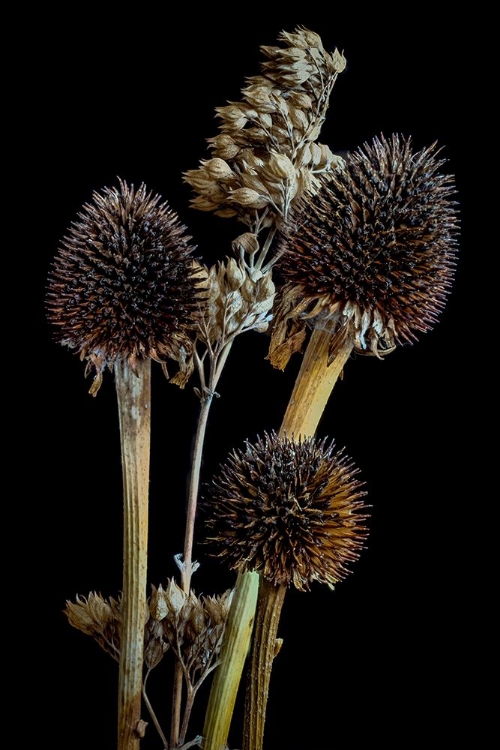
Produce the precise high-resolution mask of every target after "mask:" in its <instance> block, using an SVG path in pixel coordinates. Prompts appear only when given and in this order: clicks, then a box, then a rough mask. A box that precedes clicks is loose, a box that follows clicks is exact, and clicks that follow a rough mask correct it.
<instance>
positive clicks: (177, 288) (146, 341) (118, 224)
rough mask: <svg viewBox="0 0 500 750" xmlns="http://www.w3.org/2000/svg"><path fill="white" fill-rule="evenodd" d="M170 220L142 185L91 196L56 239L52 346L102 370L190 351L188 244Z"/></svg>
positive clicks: (192, 315) (192, 308)
mask: <svg viewBox="0 0 500 750" xmlns="http://www.w3.org/2000/svg"><path fill="white" fill-rule="evenodd" d="M185 229H186V228H185V227H184V226H182V225H181V224H180V223H179V220H178V217H177V215H176V214H175V213H174V212H173V211H172V210H171V209H170V208H169V206H168V204H167V203H161V202H160V196H158V195H156V196H153V195H152V194H151V192H148V191H147V189H146V186H145V185H144V184H142V185H141V186H140V187H139V189H138V190H135V189H134V187H133V186H128V185H127V183H126V182H123V181H122V180H119V187H117V188H116V187H113V188H104V189H103V191H102V192H101V193H97V192H95V193H94V194H93V196H92V201H91V202H90V203H87V204H85V205H84V206H83V209H82V210H81V212H80V213H79V214H78V220H77V221H75V222H73V223H72V225H71V227H70V229H69V231H68V233H67V235H66V237H65V238H64V239H63V241H62V244H61V247H60V249H59V252H58V255H57V256H56V259H55V261H54V263H53V266H52V269H51V272H50V276H49V285H48V294H47V309H48V318H49V321H50V322H51V323H52V324H53V326H54V327H55V329H56V339H57V341H58V342H59V343H61V344H63V345H66V346H68V347H69V348H71V349H75V350H76V351H77V352H80V354H81V357H82V359H84V358H86V359H87V360H88V368H91V367H94V368H95V371H96V378H95V381H94V384H93V386H92V389H91V393H93V394H94V395H95V393H96V392H97V390H98V389H99V386H100V384H101V380H102V371H103V370H104V368H105V367H106V366H108V367H110V368H111V367H112V366H113V364H114V363H115V361H116V360H117V358H121V359H126V360H128V362H129V364H130V365H131V366H132V367H133V365H134V362H135V361H136V360H138V359H146V358H151V359H154V360H157V361H161V362H162V363H163V364H164V363H165V359H166V358H168V357H171V358H173V359H176V360H178V359H179V358H180V357H181V356H182V355H183V353H184V352H185V350H190V349H191V342H190V339H189V332H190V331H191V329H192V328H193V326H194V323H195V320H196V312H197V309H198V300H197V297H199V292H198V290H197V287H196V282H195V280H194V278H193V265H192V261H191V253H192V252H193V250H194V247H192V246H191V245H190V244H189V240H190V239H191V238H190V237H188V236H187V235H186V233H185Z"/></svg>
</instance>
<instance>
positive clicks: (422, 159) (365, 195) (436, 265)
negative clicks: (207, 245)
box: [270, 134, 458, 369]
mask: <svg viewBox="0 0 500 750" xmlns="http://www.w3.org/2000/svg"><path fill="white" fill-rule="evenodd" d="M438 153H439V152H438V151H437V149H436V144H433V145H431V146H430V147H428V148H424V149H422V150H421V151H417V152H415V151H413V149H412V147H411V140H410V139H405V138H403V137H402V136H399V135H396V134H395V135H392V137H391V138H389V139H386V138H384V137H383V136H381V137H380V138H375V139H374V140H373V142H372V143H371V144H364V146H363V147H361V148H359V149H358V150H357V151H355V152H353V153H352V154H349V155H348V156H347V157H346V162H345V166H344V167H343V168H342V169H339V170H337V171H336V172H335V173H334V174H331V175H329V178H328V179H322V180H321V188H320V190H319V191H317V192H316V193H315V194H314V195H312V194H310V195H308V196H305V197H304V199H303V200H302V201H301V202H300V205H298V206H297V208H296V210H294V211H293V212H292V214H293V215H291V216H290V220H289V221H288V222H287V223H286V225H285V226H284V227H283V228H282V237H281V249H282V251H283V254H282V255H281V258H280V260H279V267H280V272H281V275H282V278H283V279H284V281H285V287H284V289H283V292H282V294H281V297H280V301H279V304H278V306H277V309H276V311H275V312H276V317H275V325H274V330H273V337H272V342H271V351H270V359H271V361H272V362H273V364H274V365H275V366H277V367H280V368H281V369H282V368H283V367H284V366H285V365H286V362H287V360H288V357H289V356H290V354H291V353H292V352H293V351H296V350H297V349H298V348H299V347H300V345H301V344H302V340H303V337H304V332H303V328H304V325H305V321H306V320H309V321H311V322H312V324H313V325H314V326H319V327H324V328H325V329H326V330H329V331H331V333H332V338H331V348H330V355H331V357H333V356H334V354H335V350H336V348H337V347H338V346H340V345H342V344H343V343H344V342H345V341H346V339H348V338H350V339H351V340H352V342H353V345H354V349H355V350H356V351H357V352H358V353H361V354H373V355H375V356H378V357H380V356H381V355H384V354H386V353H388V352H390V351H392V350H393V349H394V347H395V346H396V344H402V343H412V342H413V341H415V340H416V339H417V334H418V333H421V332H424V331H428V330H430V329H431V328H432V327H433V326H434V324H435V323H436V322H437V319H438V314H439V313H440V312H441V311H442V310H443V308H444V306H445V302H446V299H447V296H448V294H449V291H450V287H451V283H452V279H453V275H454V267H455V256H456V252H457V238H458V218H457V209H456V205H457V204H456V202H455V201H453V200H452V199H451V196H452V195H453V194H454V193H455V192H456V190H455V186H454V179H453V177H452V176H450V175H447V174H443V173H441V172H440V169H441V167H442V166H443V164H444V163H445V160H444V159H441V158H438Z"/></svg>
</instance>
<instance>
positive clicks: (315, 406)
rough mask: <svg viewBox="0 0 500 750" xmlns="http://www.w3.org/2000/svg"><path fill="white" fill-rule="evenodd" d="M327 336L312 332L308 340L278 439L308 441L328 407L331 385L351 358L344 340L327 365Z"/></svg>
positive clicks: (328, 335)
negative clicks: (306, 439)
mask: <svg viewBox="0 0 500 750" xmlns="http://www.w3.org/2000/svg"><path fill="white" fill-rule="evenodd" d="M329 345H330V334H329V333H327V332H326V331H322V330H320V329H319V328H316V329H315V330H314V331H313V333H312V335H311V338H310V340H309V344H308V345H307V349H306V351H305V353H304V357H303V359H302V364H301V367H300V370H299V374H298V375H297V379H296V381H295V386H294V389H293V391H292V395H291V397H290V400H289V402H288V406H287V409H286V412H285V416H284V418H283V422H282V425H281V430H280V435H281V436H284V435H288V437H290V438H291V437H294V438H295V439H298V438H299V436H300V435H302V437H312V436H313V435H314V433H315V432H316V429H317V427H318V424H319V421H320V419H321V416H322V414H323V412H324V410H325V406H326V405H327V403H328V399H329V398H330V394H331V392H332V390H333V387H334V385H335V383H336V382H337V380H338V378H339V376H340V375H341V373H342V370H343V368H344V365H345V363H346V362H347V360H348V359H349V356H350V355H351V352H352V349H353V344H352V342H351V341H350V340H349V339H348V340H347V341H346V343H345V344H344V345H343V346H342V347H341V348H340V349H339V351H338V353H337V356H336V357H335V359H334V360H333V362H332V363H331V364H330V365H328V349H329Z"/></svg>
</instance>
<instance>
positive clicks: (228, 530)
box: [204, 433, 367, 590]
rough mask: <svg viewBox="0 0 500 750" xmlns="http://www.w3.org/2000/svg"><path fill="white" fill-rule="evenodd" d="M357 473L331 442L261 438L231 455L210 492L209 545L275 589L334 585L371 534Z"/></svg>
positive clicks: (207, 505) (207, 506)
mask: <svg viewBox="0 0 500 750" xmlns="http://www.w3.org/2000/svg"><path fill="white" fill-rule="evenodd" d="M357 474H358V470H357V469H356V468H355V467H354V464H353V463H352V462H351V461H350V459H349V458H347V456H345V455H344V453H343V451H335V445H334V443H333V442H331V443H329V444H327V442H326V440H321V441H318V440H316V439H315V438H307V439H304V440H299V441H298V442H296V441H294V440H292V439H289V438H287V437H278V436H277V435H276V434H275V433H271V434H264V437H263V438H258V439H257V441H256V442H255V443H253V444H252V443H249V442H247V443H246V447H245V449H244V450H235V451H233V452H232V453H231V454H230V455H229V457H228V460H227V462H226V463H225V464H223V465H222V467H221V469H220V472H219V474H218V475H217V476H216V477H214V478H213V479H212V482H211V483H210V484H209V485H208V486H207V492H206V498H205V503H204V507H205V512H206V514H207V521H206V523H207V544H209V545H210V548H211V553H212V554H213V555H215V556H217V557H219V558H220V559H221V560H223V561H224V562H225V563H227V564H228V565H229V567H230V568H232V569H236V570H238V571H245V570H255V571H257V572H258V573H261V574H262V575H263V576H264V577H265V578H266V579H268V580H269V581H271V582H272V583H273V584H274V585H275V586H289V585H293V586H295V587H296V588H297V589H300V590H305V589H309V588H310V585H311V583H312V582H313V581H319V582H320V583H326V584H327V585H329V586H331V587H332V586H333V585H334V584H336V583H337V582H338V581H340V580H342V579H343V578H345V576H346V575H347V574H348V573H349V572H350V571H349V567H348V565H349V563H351V562H352V561H354V560H356V559H357V558H358V557H359V554H360V551H361V549H362V547H363V541H364V539H365V536H366V533H367V528H366V526H365V525H364V523H365V520H366V518H367V513H366V507H367V506H366V505H365V504H364V502H363V500H362V499H361V498H362V497H363V496H364V495H365V494H366V493H365V492H364V491H363V490H362V486H363V485H362V483H361V482H360V481H359V480H358V479H357V478H356V475H357Z"/></svg>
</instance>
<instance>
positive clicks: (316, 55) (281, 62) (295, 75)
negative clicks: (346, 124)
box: [185, 28, 346, 233]
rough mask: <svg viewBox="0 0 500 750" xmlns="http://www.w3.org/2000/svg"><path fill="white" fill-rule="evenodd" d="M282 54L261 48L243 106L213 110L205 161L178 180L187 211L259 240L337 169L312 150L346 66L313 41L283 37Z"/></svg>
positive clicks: (332, 159) (334, 160) (329, 157)
mask: <svg viewBox="0 0 500 750" xmlns="http://www.w3.org/2000/svg"><path fill="white" fill-rule="evenodd" d="M279 41H280V42H281V43H282V46H276V47H270V46H263V47H261V51H262V52H263V54H264V55H265V57H266V58H267V59H266V61H265V62H263V63H262V64H261V68H262V74H261V75H257V76H251V77H249V78H248V79H247V85H246V86H245V88H243V89H242V92H241V93H242V100H241V101H240V102H230V103H229V104H228V105H227V106H224V107H218V108H217V110H216V111H217V116H218V118H219V119H220V121H221V123H220V126H219V130H220V133H219V135H217V136H215V137H214V138H210V139H208V143H209V146H210V148H211V149H212V158H211V159H208V160H206V161H202V162H201V165H200V167H199V168H198V169H193V170H190V171H188V172H186V173H185V180H186V182H188V183H189V184H190V185H191V187H192V188H193V189H194V191H195V192H196V193H197V194H198V195H197V197H195V198H194V199H193V200H192V201H191V205H192V206H193V208H197V209H199V210H201V211H213V212H214V213H215V214H216V215H217V216H222V217H232V216H236V217H238V219H239V220H240V221H242V222H243V223H244V224H246V225H247V226H248V227H250V228H251V229H252V231H254V232H256V233H258V232H259V231H260V229H262V228H263V227H269V226H272V225H273V224H275V223H276V220H277V219H280V218H282V217H285V216H286V215H287V213H288V211H289V208H290V206H291V204H292V202H293V201H294V200H295V199H296V198H297V197H298V196H299V195H301V194H302V193H303V192H304V191H306V190H311V189H313V187H314V186H315V184H316V182H317V177H318V175H319V174H320V173H322V172H325V171H329V170H332V169H335V168H336V167H337V165H338V164H339V163H340V162H341V161H342V160H341V159H340V157H337V156H335V155H334V154H332V152H331V151H330V149H329V148H328V146H326V145H324V144H318V143H315V141H316V140H317V138H318V136H319V133H320V130H321V126H322V125H323V122H324V119H325V115H326V110H327V108H328V102H329V97H330V93H331V91H332V88H333V85H334V83H335V81H336V79H337V76H338V74H339V73H340V72H342V70H344V68H345V64H346V62H345V59H344V57H343V55H342V54H340V53H339V52H338V50H335V51H334V52H333V53H331V54H330V53H328V52H327V51H326V50H325V49H324V47H323V43H322V41H321V38H320V37H319V36H318V34H316V33H314V32H313V31H310V30H308V29H305V28H297V29H296V30H295V32H294V33H288V32H285V31H282V32H281V33H280V35H279Z"/></svg>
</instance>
